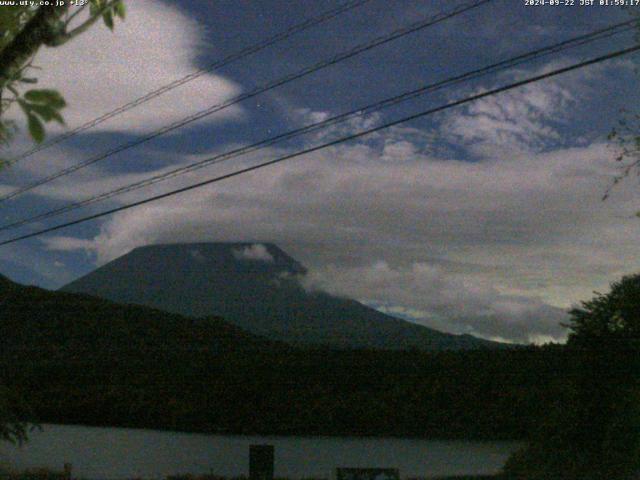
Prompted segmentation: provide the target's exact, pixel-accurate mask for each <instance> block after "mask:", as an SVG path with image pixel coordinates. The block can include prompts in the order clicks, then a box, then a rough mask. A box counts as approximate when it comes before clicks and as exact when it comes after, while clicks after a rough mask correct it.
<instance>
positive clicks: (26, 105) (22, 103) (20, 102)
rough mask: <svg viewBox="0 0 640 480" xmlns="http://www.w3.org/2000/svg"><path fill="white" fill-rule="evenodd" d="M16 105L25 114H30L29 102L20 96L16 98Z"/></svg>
mask: <svg viewBox="0 0 640 480" xmlns="http://www.w3.org/2000/svg"><path fill="white" fill-rule="evenodd" d="M18 105H19V106H20V108H21V109H22V111H23V112H24V113H25V114H26V115H31V104H30V103H27V102H25V101H24V100H22V99H21V98H19V99H18Z"/></svg>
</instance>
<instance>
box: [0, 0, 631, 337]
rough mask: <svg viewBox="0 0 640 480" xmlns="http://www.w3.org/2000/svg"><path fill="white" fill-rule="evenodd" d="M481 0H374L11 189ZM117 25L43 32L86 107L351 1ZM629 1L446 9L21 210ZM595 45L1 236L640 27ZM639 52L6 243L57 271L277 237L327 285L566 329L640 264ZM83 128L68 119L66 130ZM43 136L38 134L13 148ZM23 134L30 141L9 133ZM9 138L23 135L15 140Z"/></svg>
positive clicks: (398, 306)
mask: <svg viewBox="0 0 640 480" xmlns="http://www.w3.org/2000/svg"><path fill="white" fill-rule="evenodd" d="M460 3H463V2H458V1H456V2H451V1H435V0H434V1H408V0H387V1H382V0H371V1H370V2H369V3H367V4H366V5H364V6H362V7H359V8H357V9H355V10H353V11H351V12H350V13H348V14H345V15H342V16H340V17H339V18H337V19H334V20H332V21H330V22H328V23H325V24H323V25H322V26H319V27H316V28H314V29H312V30H309V31H307V32H304V33H301V34H298V35H296V36H294V37H292V38H291V39H289V40H287V41H286V42H283V43H281V44H279V45H277V46H274V47H272V48H269V49H267V50H265V51H263V52H260V53H259V54H256V55H254V56H251V57H248V58H246V59H244V60H242V61H239V62H237V63H234V64H233V65H229V66H227V67H224V68H223V69H220V70H218V71H215V72H213V73H211V74H207V75H204V76H202V77H200V78H198V79H197V80H195V81H193V82H190V83H188V84H186V85H184V86H182V87H180V88H178V89H176V90H174V91H172V92H170V93H168V94H166V95H163V96H161V97H159V98H158V99H156V100H154V101H152V102H149V103H147V104H145V105H144V106H142V107H140V108H136V109H134V110H131V111H130V112H127V113H125V114H123V115H121V116H119V117H117V118H114V119H112V120H110V121H108V122H105V123H103V124H101V125H100V126H99V127H97V128H96V129H94V130H92V131H89V132H85V133H83V134H81V135H78V136H77V137H75V138H74V139H73V140H71V141H68V142H65V143H63V144H60V145H57V146H55V147H52V148H50V149H47V150H44V151H42V152H40V153H38V154H36V155H34V156H32V157H30V158H28V159H25V160H24V161H23V162H21V163H19V164H18V165H15V166H14V167H13V168H11V169H7V170H5V171H3V172H0V192H10V191H11V190H12V189H14V188H16V187H18V186H20V185H24V184H26V183H29V182H32V181H34V180H37V179H38V178H40V177H42V176H44V175H47V174H50V173H52V172H56V171H58V170H59V169H61V168H64V167H67V166H70V165H73V164H75V163H78V162H80V161H82V160H84V159H86V158H88V157H90V156H93V155H96V154H98V153H101V152H103V151H105V150H108V149H109V148H112V147H113V146H116V145H119V144H121V143H123V142H128V141H132V140H135V139H136V138H140V137H141V136H144V135H145V134H147V133H149V132H151V131H153V130H154V129H157V128H160V127H162V126H164V125H167V124H170V123H171V122H173V121H176V120H178V119H180V118H182V117H184V116H186V115H189V114H190V113H193V112H195V111H198V110H200V109H202V108H205V107H207V106H210V105H214V104H216V103H220V102H221V101H225V100H227V99H230V98H233V97H235V96H237V95H241V94H243V93H246V92H248V91H251V90H252V89H254V88H256V87H257V86H260V85H262V84H264V83H266V82H269V81H271V80H273V79H275V78H277V77H280V76H284V75H286V74H289V73H292V72H295V71H297V70H300V69H301V68H304V67H306V66H309V65H312V64H314V63H316V62H319V61H321V60H323V59H325V58H327V57H330V56H333V55H336V54H338V53H340V52H343V51H345V50H348V49H349V48H352V47H353V46H355V45H356V44H359V43H362V42H366V41H368V40H370V39H372V38H374V37H377V36H379V35H381V34H385V33H387V32H390V31H392V30H394V29H396V28H399V27H401V26H404V25H406V24H408V23H410V22H413V21H416V20H418V19H420V18H423V17H424V16H428V15H433V14H436V13H438V12H441V11H446V10H450V9H452V8H453V7H454V6H455V5H458V4H460ZM128 4H129V12H128V17H127V19H126V21H125V22H123V23H118V24H117V25H116V29H115V32H113V33H111V32H109V31H108V30H107V29H106V28H105V27H104V26H99V27H95V28H94V29H93V30H92V31H90V32H89V33H87V34H86V35H84V36H83V37H81V38H79V39H77V40H76V41H75V43H72V44H69V45H67V46H64V47H61V48H57V49H51V50H45V51H42V52H41V53H40V54H39V56H38V57H37V58H36V64H37V65H39V66H41V67H42V68H43V70H42V71H39V72H38V76H39V79H40V84H41V85H42V87H54V88H57V89H59V90H60V91H61V92H62V93H63V94H64V96H65V97H66V98H67V101H68V103H69V106H68V108H67V109H66V111H65V118H66V119H67V124H68V128H73V127H74V126H77V125H79V124H81V123H83V122H85V121H87V120H90V119H92V118H94V117H96V116H99V115H101V114H103V113H105V112H107V111H109V110H111V109H113V108H114V107H116V106H119V105H121V104H124V103H126V102H128V101H131V100H133V99H135V98H137V97H139V96H141V95H143V94H145V93H147V92H148V91H150V90H153V89H154V88H157V87H159V86H162V85H164V84H166V83H169V82H170V81H172V80H174V79H176V78H179V77H181V76H183V75H186V74H188V73H190V72H192V71H194V70H196V69H197V68H200V67H203V66H206V65H208V64H210V63H212V62H214V61H216V60H217V59H220V58H222V57H224V56H226V55H228V54H230V53H232V52H234V51H237V50H238V49H240V48H243V47H245V46H247V45H250V44H253V43H255V42H258V41H260V40H261V39H264V38H266V37H268V36H270V35H273V34H275V33H278V32H280V31H282V30H284V29H286V28H288V27H290V26H291V25H294V24H296V23H298V22H300V21H301V20H302V19H303V18H305V17H309V16H314V15H317V14H319V13H321V12H324V11H326V10H329V9H331V8H334V7H335V6H337V5H338V4H339V2H334V1H329V0H323V1H282V0H280V1H267V0H261V1H260V2H255V1H215V2H204V1H196V0H193V1H179V2H178V1H158V0H156V1H142V0H136V1H135V2H133V1H129V2H128ZM627 18H629V13H628V12H625V11H623V10H621V9H619V8H613V7H581V6H573V7H550V6H546V7H541V6H534V7H530V6H525V5H524V2H521V1H515V0H495V1H493V2H490V3H489V4H487V5H484V6H482V7H478V8H476V9H474V10H473V11H470V12H468V13H466V14H463V15H460V16H458V17H456V18H454V19H451V20H448V21H445V22H442V23H441V24H439V25H436V26H434V27H432V28H428V29H426V30H424V31H421V32H418V33H414V34H411V35H409V36H407V37H405V38H403V39H400V40H398V41H395V42H392V43H390V44H387V45H384V46H382V47H380V48H376V49H373V50H371V51H369V52H366V53H364V54H362V55H359V56H357V57H355V58H352V59H349V60H347V61H345V62H342V63H340V64H337V65H334V66H332V67H329V68H326V69H324V70H322V71H320V72H317V73H314V74H312V75H310V76H308V77H307V78H305V79H302V80H300V81H296V82H293V83H291V84H288V85H285V86H282V87H279V88H277V89H275V90H273V91H271V92H268V93H267V94H264V95H261V96H259V97H256V98H253V99H250V100H248V101H245V102H242V103H239V104H238V105H236V106H234V107H232V108H229V109H225V110H224V111H221V112H219V113H217V114H215V115H213V116H211V117H208V118H206V119H204V120H201V121H199V122H196V123H193V124H191V125H189V126H188V127H184V128H181V129H179V130H176V131H174V132H172V133H170V134H168V135H166V136H163V137H161V138H159V139H156V140H153V141H151V142H148V143H146V144H144V145H141V146H139V147H136V148H134V149H131V150H128V151H126V152H123V153H121V154H118V155H115V156H113V157H112V158H110V159H108V160H104V161H102V162H99V163H98V164H96V165H94V166H92V167H90V168H86V169H83V170H80V171H78V172H76V173H75V174H73V175H69V176H67V177H64V178H62V179H59V180H57V181H55V182H51V183H50V184H47V185H46V186H43V187H41V188H38V189H35V190H33V191H32V192H29V193H28V194H25V195H22V196H20V197H17V198H15V199H14V200H11V201H10V202H5V203H4V204H2V205H1V207H2V208H3V211H2V218H3V219H4V220H5V221H10V220H12V219H18V218H22V217H24V216H28V215H32V214H37V213H40V212H43V211H46V210H49V209H51V208H54V207H58V206H62V205H65V204H66V203H68V202H70V201H74V200H80V199H83V198H85V197H86V196H90V195H93V194H97V193H102V192H104V191H107V190H109V189H111V188H115V187H118V186H121V185H125V184H127V183H129V182H131V181H135V180H138V179H142V178H145V177H147V176H149V175H152V174H155V173H159V172H162V171H165V170H167V169H170V168H173V167H175V166H181V165H186V164H188V163H190V162H193V161H196V160H198V159H202V158H205V157H207V156H211V155H214V154H216V153H220V152H224V151H226V150H228V149H230V148H233V147H235V146H239V145H244V144H247V143H251V142H253V141H256V140H260V139H262V138H265V137H268V136H270V135H274V134H277V133H281V132H283V131H286V130H289V129H292V128H297V127H300V126H303V125H305V124H307V123H310V122H312V121H317V120H319V119H323V118H326V117H328V116H332V115H335V114H339V113H342V112H345V111H349V110H351V109H354V108H358V107H361V106H365V105H367V104H369V103H373V102H375V101H378V100H381V99H383V98H386V97H388V96H392V95H397V94H399V93H402V92H404V91H406V90H410V89H413V88H417V87H419V86H421V85H424V84H428V83H431V82H434V81H438V80H442V79H444V78H447V77H449V76H452V75H457V74H460V73H463V72H465V71H468V70H470V69H474V68H478V67H481V66H483V65H486V64H489V63H492V62H495V61H499V60H502V59H504V58H507V57H509V56H512V55H516V54H520V53H524V52H526V51H528V50H530V49H534V48H539V47H541V46H545V45H548V44H552V43H555V42H558V41H560V40H563V39H566V38H569V37H571V36H574V35H579V34H582V33H588V32H590V31H592V30H595V29H597V28H602V27H604V26H607V25H610V24H612V23H614V22H616V21H621V20H624V19H627ZM632 42H633V36H632V35H627V36H621V37H616V38H614V39H611V40H608V41H605V42H601V43H598V44H594V45H590V46H587V47H581V48H577V49H575V50H572V51H570V52H567V53H563V54H562V55H558V56H553V57H549V58H546V59H544V60H540V61H537V62H534V63H531V64H527V65H524V66H521V67H518V68H517V69H515V70H511V71H506V72H502V73H500V74H495V75H492V76H488V77H486V78H483V79H481V80H477V81H474V82H471V83H469V84H465V85H460V86H458V87H455V88H452V89H448V90H446V91H444V90H443V91H441V92H438V93H436V94H433V95H430V96H425V97H424V98H420V99H418V100H416V101H412V102H410V103H408V104H407V105H401V106H399V107H395V108H393V109H389V110H386V111H384V112H382V113H380V114H375V115H373V116H371V117H367V118H362V119H358V120H354V121H352V122H350V123H348V124H347V125H342V126H340V127H339V128H334V129H332V130H331V131H328V132H322V133H320V134H314V135H311V136H308V137H304V138H300V139H297V140H294V141H291V142H289V143H284V144H281V145H278V146H277V147H271V148H269V149H266V150H263V151H261V152H260V153H259V154H252V155H249V156H247V157H246V158H244V157H243V158H238V159H235V160H233V161H231V162H228V163H226V164H224V165H218V166H214V167H210V168H207V169H203V170H199V171H197V172H195V173H192V174H189V175H185V176H182V177H178V178H175V179H172V180H170V181H167V182H165V183H161V184H158V185H155V186H153V187H151V188H148V189H143V190H139V191H136V192H132V193H129V194H127V195H123V196H120V197H116V198H113V199H111V200H109V201H107V202H103V203H100V204H96V205H94V206H92V207H91V208H87V209H85V210H82V211H80V210H78V211H76V212H74V213H72V214H68V215H66V216H61V217H57V218H56V219H51V220H49V221H47V222H44V223H42V224H40V225H31V226H29V227H24V228H22V229H19V230H14V231H12V232H3V234H2V235H3V236H2V239H5V238H9V237H10V236H13V235H14V234H18V233H28V232H30V231H33V230H34V229H36V228H42V227H44V226H48V225H53V224H55V223H57V222H59V221H62V220H71V219H73V218H76V217H77V216H79V215H80V214H87V213H92V212H97V211H99V210H101V209H104V208H107V207H114V206H118V205H120V204H122V203H126V202H129V201H132V200H136V199H139V198H144V197H146V196H149V195H151V194H153V193H160V192H164V191H167V190H170V189H172V188H176V187H179V186H182V185H186V184H189V183H193V182H196V181H199V180H202V179H204V178H208V177H210V176H215V175H219V174H221V173H226V172H229V171H232V170H234V169H235V168H237V167H238V166H241V165H251V164H253V163H256V162H258V161H261V160H267V159H270V158H275V156H277V155H280V154H283V153H289V152H292V151H295V150H297V149H299V148H301V147H304V146H311V145H314V144H316V143H318V142H320V141H323V140H326V139H331V138H336V136H338V135H341V134H347V133H353V132H357V131H358V130H359V129H361V128H364V127H366V126H367V125H376V124H377V123H379V122H384V121H389V120H393V119H395V118H399V117H400V116H403V115H406V114H409V113H414V112H417V111H420V110H425V109H427V108H430V107H434V106H437V105H440V104H442V103H445V102H447V101H451V100H454V99H457V98H460V97H462V96H464V95H468V94H471V93H476V92H479V91H482V90H483V89H488V88H493V87H496V86H499V85H502V84H505V83H509V82H511V81H514V80H515V79H520V78H523V77H525V76H528V75H532V74H535V73H540V72H543V71H546V70H549V69H552V68H554V67H558V66H561V65H565V64H568V63H570V62H573V61H577V60H581V59H584V58H587V57H590V56H593V55H597V54H601V53H604V52H607V51H610V50H613V49H618V48H623V47H625V46H629V45H631V44H632ZM636 63H637V56H636V57H633V56H629V57H625V58H622V59H618V60H613V61H610V62H608V63H606V64H600V65H597V66H594V67H591V68H589V69H584V70H580V71H578V72H574V73H571V74H568V75H564V76H561V77H556V78H554V79H550V80H547V81H544V82H540V83H536V84H532V85H529V86H526V87H523V88H522V89H519V90H516V91H512V92H509V93H506V94H502V95H499V96H495V97H490V98H487V99H485V100H482V101H479V102H476V103H473V104H469V105H467V106H466V107H461V108H457V109H452V110H449V111H447V112H443V113H441V114H437V115H434V116H429V117H426V118H424V119H421V120H419V121H415V122H412V123H407V124H404V125H402V126H398V127H395V128H392V129H390V130H387V131H383V132H379V133H376V134H374V135H372V136H370V137H367V138H362V139H359V140H357V141H354V142H350V143H347V144H343V145H340V146H337V147H333V148H331V149H327V150H323V151H320V152H316V153H314V154H311V155H308V156H306V157H303V158H299V159H296V160H293V161H291V162H287V163H285V164H280V165H278V166H274V167H269V168H267V169H264V170H261V171H257V172H255V173H252V174H249V175H246V176H241V177H237V178H235V179H231V180H229V181H227V182H222V183H220V184H216V185H215V186H211V187H207V188H204V189H200V190H197V191H193V192H191V193H188V194H184V195H181V196H178V197H173V198H170V199H167V200H164V201H162V202H158V203H155V204H150V205H147V206H144V207H140V208H136V209H132V210H129V211H126V212H122V213H119V214H116V215H114V216H112V217H109V218H104V219H101V220H98V221H93V222H89V223H85V224H82V225H78V226H75V227H72V228H69V229H65V230H61V231H58V232H55V233H52V234H48V235H44V236H42V237H38V238H34V239H31V240H27V241H23V242H19V243H16V244H12V245H7V246H4V247H0V271H2V272H3V273H5V274H6V275H8V276H9V277H11V278H14V279H16V280H18V281H21V282H24V283H35V284H38V285H42V286H45V287H48V288H56V287H59V286H61V285H63V284H65V283H67V282H68V281H70V280H72V279H74V278H76V277H77V276H79V275H82V274H84V273H87V272H89V271H91V270H92V269H93V268H95V267H96V266H97V265H100V264H103V263H105V262H107V261H109V260H111V259H113V258H115V257H117V256H119V255H122V254H124V253H126V252H127V251H128V250H130V249H131V248H134V247H136V246H139V245H144V244H149V243H167V242H178V241H193V242H202V241H257V242H260V241H264V242H267V241H268V242H274V243H277V244H279V245H280V246H281V247H282V248H284V249H285V250H287V251H288V252H289V253H290V254H291V255H293V256H295V257H296V258H297V259H298V260H300V261H301V262H303V263H304V264H305V265H307V266H308V267H309V269H310V274H309V279H308V280H307V281H308V282H309V284H310V285H312V286H317V287H320V288H323V289H327V290H330V291H332V292H334V293H336V294H341V295H348V296H351V297H354V298H358V299H360V300H364V301H367V302H369V303H371V304H374V305H376V306H379V307H380V308H381V309H383V310H385V311H388V312H391V313H394V314H397V315H401V316H404V317H407V318H411V319H413V320H414V321H417V322H419V323H423V324H425V325H429V326H431V327H435V328H438V329H440V330H445V331H450V332H455V333H472V334H475V335H480V336H484V337H487V338H497V339H507V340H517V341H545V340H548V339H561V338H563V336H564V331H563V330H562V328H560V327H559V326H558V322H559V321H561V320H562V319H563V318H564V315H565V313H564V311H565V309H566V308H567V307H569V306H571V305H573V304H575V303H577V302H579V301H580V300H584V299H587V298H589V297H590V295H591V292H592V291H593V290H600V291H603V290H606V288H607V285H608V284H609V283H610V282H611V281H614V280H616V279H617V278H619V277H620V276H621V275H623V274H626V273H632V272H635V271H637V270H638V267H639V266H640V262H639V261H638V256H637V252H636V246H635V243H636V242H635V239H637V238H638V233H640V221H639V220H638V219H637V218H635V217H634V216H633V214H634V213H635V212H636V211H637V210H638V203H640V202H639V199H640V191H639V186H638V185H637V182H636V181H635V179H630V180H629V181H626V182H624V183H623V184H622V185H621V187H620V188H618V189H616V190H615V191H614V194H613V196H612V198H611V199H610V200H608V201H607V202H602V201H601V200H600V198H601V196H602V194H603V193H604V191H605V189H606V188H607V186H608V185H609V183H610V182H611V180H612V178H613V175H614V174H615V173H616V170H615V161H614V160H613V159H614V157H615V150H613V149H612V148H611V147H610V146H608V145H607V142H606V136H607V134H608V133H609V131H610V130H611V128H612V127H614V126H615V123H616V121H617V120H618V119H619V118H620V115H621V114H620V109H621V108H623V107H627V108H633V107H634V106H635V105H637V104H638V101H639V100H640V99H639V94H638V89H637V87H636V85H637V75H636V73H635V72H634V67H635V65H636ZM63 131H64V129H62V128H59V129H57V127H53V128H52V130H51V133H52V135H55V134H58V133H62V132H63ZM27 148H29V139H28V137H27V136H26V135H21V136H18V138H16V141H15V142H14V145H13V146H12V151H14V152H21V151H23V150H25V149H27ZM9 153H10V152H9ZM8 156H10V154H9V155H8Z"/></svg>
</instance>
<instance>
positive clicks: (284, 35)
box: [4, 0, 371, 168]
mask: <svg viewBox="0 0 640 480" xmlns="http://www.w3.org/2000/svg"><path fill="white" fill-rule="evenodd" d="M370 1H371V0H353V1H349V2H345V3H343V4H341V5H339V6H338V7H336V8H334V9H331V10H328V11H326V12H323V13H321V14H320V15H318V16H316V17H312V18H308V19H306V20H304V21H302V22H300V23H298V24H296V25H293V26H291V27H289V28H287V29H286V30H283V31H282V32H279V33H277V34H275V35H273V36H271V37H268V38H266V39H264V40H262V41H261V42H258V43H256V44H254V45H249V46H247V47H245V48H242V49H241V50H239V51H237V52H234V53H231V54H229V55H227V56H226V57H223V58H222V59H219V60H216V61H215V62H213V63H210V64H209V65H207V66H206V67H204V68H200V69H198V70H195V71H193V72H191V73H189V74H188V75H185V76H183V77H180V78H177V79H175V80H173V81H171V82H169V83H167V84H165V85H162V86H161V87H158V88H156V89H155V90H152V91H151V92H148V93H146V94H145V95H142V96H141V97H138V98H136V99H134V100H132V101H130V102H128V103H125V104H124V105H121V106H119V107H118V108H115V109H113V110H111V111H109V112H107V113H105V114H103V115H101V116H99V117H96V118H94V119H92V120H89V121H87V122H85V123H83V124H82V125H79V126H77V127H75V128H73V129H71V130H69V131H68V132H65V133H63V134H61V135H58V136H56V137H53V138H52V139H50V140H48V141H46V142H43V143H41V144H39V145H36V146H34V147H32V148H31V149H29V150H27V151H25V152H23V153H21V154H19V155H16V156H15V157H13V158H11V159H9V160H6V161H5V162H4V167H5V168H6V167H9V166H11V165H14V164H16V163H18V162H19V161H21V160H24V159H25V158H27V157H30V156H31V155H34V154H35V153H38V152H41V151H42V150H45V149H47V148H50V147H52V146H54V145H57V144H59V143H61V142H64V141H65V140H67V139H69V138H72V137H75V136H76V135H78V134H80V133H82V132H85V131H86V130H89V129H91V128H93V127H95V126H97V125H100V124H101V123H103V122H106V121H107V120H110V119H112V118H114V117H117V116H118V115H120V114H122V113H124V112H127V111H129V110H131V109H133V108H135V107H137V106H139V105H142V104H144V103H146V102H148V101H150V100H153V99H154V98H157V97H159V96H161V95H163V94H165V93H166V92H169V91H171V90H173V89H175V88H178V87H180V86H182V85H184V84H185V83H188V82H191V81H192V80H195V79H196V78H199V77H201V76H202V75H205V74H207V73H211V72H213V71H215V70H218V69H220V68H222V67H225V66H227V65H229V64H231V63H233V62H236V61H238V60H242V59H244V58H246V57H248V56H250V55H253V54H255V53H258V52H260V51H262V50H264V49H266V48H268V47H270V46H272V45H275V44H277V43H279V42H281V41H283V40H286V39H288V38H290V37H291V36H293V35H295V34H297V33H300V32H303V31H305V30H308V29H310V28H312V27H315V26H317V25H320V24H322V23H324V22H326V21H329V20H331V19H333V18H335V17H337V16H339V15H341V14H343V13H346V12H349V11H351V10H353V9H356V8H358V7H360V6H362V5H364V4H366V3H369V2H370Z"/></svg>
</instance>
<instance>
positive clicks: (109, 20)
mask: <svg viewBox="0 0 640 480" xmlns="http://www.w3.org/2000/svg"><path fill="white" fill-rule="evenodd" d="M102 19H103V20H104V24H105V25H106V26H107V27H109V30H113V13H112V12H111V10H107V11H106V12H104V13H103V14H102Z"/></svg>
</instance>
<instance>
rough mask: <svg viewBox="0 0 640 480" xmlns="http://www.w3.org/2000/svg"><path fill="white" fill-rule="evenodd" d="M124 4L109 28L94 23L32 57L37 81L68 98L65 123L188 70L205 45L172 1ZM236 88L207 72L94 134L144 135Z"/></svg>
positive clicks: (230, 112)
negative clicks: (123, 17)
mask: <svg viewBox="0 0 640 480" xmlns="http://www.w3.org/2000/svg"><path fill="white" fill-rule="evenodd" d="M127 8H128V14H127V18H126V20H125V21H118V22H117V23H116V26H115V29H114V31H113V32H111V31H110V30H108V29H107V28H106V27H105V26H104V25H101V24H96V25H95V26H94V27H93V28H91V29H90V30H89V31H87V32H85V33H84V34H82V35H81V36H79V37H78V38H76V39H74V40H73V41H71V42H69V43H68V44H65V45H63V46H61V47H57V48H45V49H43V50H41V51H40V52H39V54H38V56H37V57H36V61H35V64H36V65H37V66H40V67H42V70H38V71H37V72H36V74H37V77H38V81H39V86H41V87H42V88H44V87H46V88H55V89H58V90H59V91H60V92H61V93H62V94H63V95H64V97H65V99H66V100H67V103H68V107H67V108H66V109H65V110H64V117H65V120H66V122H67V124H68V125H69V126H70V127H75V126H77V125H80V124H82V123H84V122H86V121H88V120H91V119H93V118H95V117H97V116H100V115H102V114H104V113H106V112H109V111H111V110H113V109H114V108H116V107H119V106H121V105H123V104H126V103H127V102H130V101H132V100H135V99H136V98H138V97H140V96H142V95H145V94H147V93H149V92H150V91H152V90H155V89H156V88H158V87H161V86H163V85H166V84H168V83H170V82H172V81H173V80H175V79H177V78H181V77H183V76H184V75H186V74H189V73H191V72H193V71H194V70H195V69H196V67H195V63H194V60H195V57H196V55H197V54H198V52H199V50H201V49H205V48H209V49H210V48H211V46H210V45H208V44H207V40H206V36H205V34H206V31H205V29H204V27H203V26H202V25H200V24H199V23H198V22H197V21H196V20H194V19H192V18H189V17H187V16H186V15H184V14H183V13H181V12H180V11H179V10H178V9H177V8H176V7H175V6H170V5H167V4H166V3H164V2H158V1H155V0H136V1H135V2H129V3H128V4H127ZM237 93H239V87H238V86H237V85H236V84H234V83H233V82H231V81H229V80H227V79H225V78H223V77H221V76H218V75H213V74H206V75H203V76H201V77H200V78H198V79H196V80H194V81H192V82H189V83H187V84H186V85H183V86H181V87H179V88H176V89H174V90H172V91H171V92H168V93H166V94H164V95H162V96H160V97H158V98H156V99H154V100H151V101H149V102H147V103H146V104H144V105H143V106H141V107H138V108H134V109H133V110H130V111H129V112H127V113H124V114H122V115H119V116H118V117H117V118H115V119H112V120H109V121H107V122H105V123H103V124H101V125H100V126H98V127H96V128H95V129H94V130H93V131H96V130H97V131H100V130H109V131H122V132H128V133H140V132H148V131H150V130H152V129H156V128H158V127H160V126H164V125H166V124H169V123H171V122H173V121H175V120H177V119H180V118H182V117H184V116H187V115H189V114H190V113H193V112H195V111H198V110H200V109H202V108H204V107H206V106H209V105H214V104H218V103H220V102H221V101H224V100H225V99H228V98H230V97H232V96H235V95H236V94H237ZM240 112H241V110H240V109H239V108H237V107H232V108H229V109H227V110H224V111H223V112H220V113H218V114H215V115H214V116H213V117H212V118H214V119H216V120H219V119H228V118H235V117H237V116H238V114H239V113H240ZM50 128H51V129H55V126H53V125H51V127H50Z"/></svg>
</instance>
